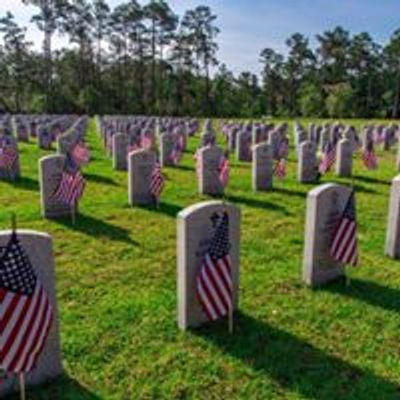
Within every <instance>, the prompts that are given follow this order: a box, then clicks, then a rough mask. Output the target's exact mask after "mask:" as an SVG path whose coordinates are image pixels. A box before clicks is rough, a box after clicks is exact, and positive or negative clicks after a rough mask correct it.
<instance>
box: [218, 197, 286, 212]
mask: <svg viewBox="0 0 400 400" xmlns="http://www.w3.org/2000/svg"><path fill="white" fill-rule="evenodd" d="M225 200H227V201H230V202H232V203H239V204H244V205H246V206H248V207H252V208H260V209H263V210H271V211H277V212H280V213H282V214H284V215H291V213H290V212H289V211H288V210H287V209H286V208H285V207H283V206H281V205H279V204H276V203H271V202H269V201H266V200H256V199H251V198H249V197H243V196H237V195H233V194H229V195H226V196H225Z"/></svg>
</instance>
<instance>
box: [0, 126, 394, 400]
mask: <svg viewBox="0 0 400 400" xmlns="http://www.w3.org/2000/svg"><path fill="white" fill-rule="evenodd" d="M361 122H362V121H355V122H354V123H355V125H359V124H360V123H361ZM95 129H96V128H95V123H94V120H92V121H91V123H90V127H89V131H88V135H87V138H88V142H89V146H90V148H91V151H92V162H91V163H90V165H89V166H87V167H86V168H85V170H84V172H85V176H86V178H87V180H88V186H87V191H86V194H85V196H84V199H83V200H82V203H81V207H80V212H81V214H80V215H79V217H78V220H77V223H76V225H74V226H73V225H71V223H70V221H69V220H60V221H46V220H43V219H41V217H40V209H39V186H38V170H37V162H38V159H39V158H40V157H41V156H43V155H45V154H48V152H45V151H41V150H38V149H37V146H36V143H30V144H20V150H21V158H22V160H21V161H22V174H23V178H22V179H21V180H20V181H18V182H17V183H14V184H9V183H5V182H0V204H1V209H0V228H1V229H8V228H9V226H10V223H9V220H10V213H11V212H12V211H16V213H17V216H18V226H19V228H27V229H34V230H39V231H45V232H48V233H50V234H51V235H52V236H53V238H54V245H55V255H56V271H57V292H58V302H59V308H60V318H61V340H62V351H63V360H64V366H65V372H66V374H65V376H64V377H63V378H60V379H59V380H58V381H56V382H55V383H54V384H51V385H48V386H45V387H41V388H38V389H36V390H33V391H29V395H28V399H48V400H58V399H65V400H67V399H68V400H72V399H73V400H78V399H89V400H90V399H91V400H95V399H206V400H211V399H251V400H255V399H315V400H339V399H343V400H344V399H346V400H360V399H371V400H375V399H379V400H384V399H400V263H399V262H396V261H393V260H390V259H388V258H386V257H385V256H384V255H383V249H384V241H385V229H386V223H387V221H386V220H387V211H388V201H389V190H390V181H391V179H392V178H393V177H394V176H395V175H396V170H395V149H393V150H392V151H391V152H385V153H383V152H378V155H379V161H380V167H379V170H377V171H367V170H366V169H365V168H364V167H363V165H362V164H361V161H360V156H359V155H358V154H357V156H355V159H357V160H355V165H354V184H355V187H356V201H357V208H358V209H357V212H358V222H359V239H360V261H361V262H360V266H359V268H357V269H353V270H351V272H350V274H351V277H352V283H351V286H350V287H346V285H345V284H344V283H343V282H338V283H335V284H332V285H329V286H328V287H324V288H321V289H318V290H311V289H308V288H306V287H305V286H304V285H303V284H302V282H301V267H302V257H303V242H304V224H305V220H304V219H305V206H306V201H305V200H306V195H307V192H308V191H309V190H311V189H312V188H313V187H314V186H313V185H304V184H298V183H297V182H296V169H297V162H296V158H295V154H294V151H293V148H291V154H290V158H289V163H288V166H289V176H288V177H287V179H286V180H285V182H284V184H283V186H282V185H276V186H277V187H276V188H275V189H274V190H272V191H270V192H265V193H253V192H252V189H251V164H250V163H238V162H236V161H234V160H233V159H232V162H231V167H232V168H231V170H232V174H231V182H230V184H229V187H228V189H227V192H226V198H227V199H228V200H229V201H231V202H233V203H235V204H237V205H239V206H240V207H241V209H242V243H241V282H240V312H239V313H238V315H237V316H236V318H235V334H234V335H233V336H229V334H228V333H227V324H226V321H220V322H217V323H215V324H212V325H209V326H206V327H204V328H201V329H197V330H194V331H191V332H188V333H181V332H180V331H179V330H178V329H177V325H176V254H175V249H176V220H175V216H176V214H177V212H179V211H180V210H181V209H183V208H184V207H186V206H189V205H191V204H193V203H196V202H199V201H202V200H206V199H207V197H204V196H203V197H202V196H199V195H198V194H197V184H196V177H195V169H194V162H193V160H192V153H193V152H194V150H195V148H196V147H197V144H198V137H196V138H192V139H190V142H189V146H190V147H189V151H188V152H187V153H185V156H184V159H183V162H182V164H181V165H180V166H178V167H176V168H166V169H165V173H166V177H167V185H166V189H165V191H164V193H163V196H162V204H161V208H160V210H158V211H155V210H153V209H149V208H130V207H129V206H128V201H127V200H128V195H127V173H126V172H116V171H113V170H112V163H111V160H110V159H108V158H107V157H106V155H105V152H104V151H103V149H102V146H101V141H100V138H99V136H98V135H97V133H96V131H95ZM291 132H292V125H291V126H290V133H291ZM219 140H220V141H221V143H222V137H221V135H220V137H219ZM323 182H343V183H351V180H350V179H338V178H337V177H335V176H334V175H333V174H332V173H331V174H328V175H327V176H325V177H323V178H322V183H323Z"/></svg>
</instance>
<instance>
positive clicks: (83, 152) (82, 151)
mask: <svg viewBox="0 0 400 400" xmlns="http://www.w3.org/2000/svg"><path fill="white" fill-rule="evenodd" d="M71 157H72V159H73V161H74V163H75V164H76V165H78V166H79V167H80V166H83V165H86V164H88V162H89V160H90V154H89V150H88V148H87V147H86V146H85V144H84V143H83V142H78V143H77V144H76V145H75V146H74V148H73V149H72V152H71Z"/></svg>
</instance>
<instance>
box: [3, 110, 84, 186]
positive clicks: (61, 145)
mask: <svg viewBox="0 0 400 400" xmlns="http://www.w3.org/2000/svg"><path fill="white" fill-rule="evenodd" d="M86 126H87V118H86V117H81V118H78V119H77V120H76V121H75V123H74V124H73V125H72V126H71V128H70V129H68V130H67V131H66V132H65V133H64V134H60V135H59V136H58V152H59V153H60V154H64V155H65V154H67V153H69V152H70V151H71V150H72V148H73V146H74V145H75V144H76V143H77V142H78V141H79V140H81V139H82V138H83V137H84V134H85V131H86ZM3 146H4V147H7V148H11V149H12V150H13V151H15V154H16V158H15V161H14V162H13V164H12V166H11V168H5V167H0V180H7V181H9V180H11V181H15V180H17V179H18V178H19V177H20V176H21V166H20V157H19V149H18V143H17V139H16V138H15V137H14V136H11V135H1V136H0V147H3ZM59 163H60V162H57V164H59ZM62 164H63V163H62ZM56 171H58V169H56ZM56 175H57V174H56Z"/></svg>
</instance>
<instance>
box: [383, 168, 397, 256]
mask: <svg viewBox="0 0 400 400" xmlns="http://www.w3.org/2000/svg"><path fill="white" fill-rule="evenodd" d="M385 254H386V255H387V256H389V257H391V258H394V259H399V258H400V175H398V176H396V177H395V178H394V179H393V181H392V187H391V191H390V203H389V214H388V223H387V229H386V245H385Z"/></svg>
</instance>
